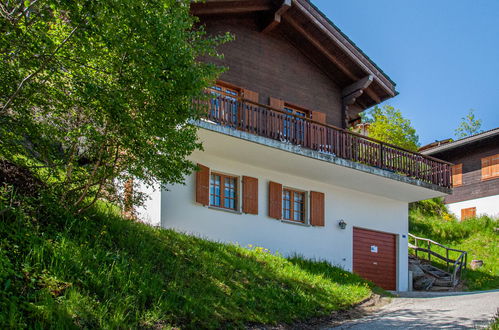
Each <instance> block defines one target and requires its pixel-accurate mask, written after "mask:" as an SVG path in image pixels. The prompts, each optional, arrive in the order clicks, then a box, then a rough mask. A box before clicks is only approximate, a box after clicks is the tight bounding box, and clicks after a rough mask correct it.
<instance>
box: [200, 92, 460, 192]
mask: <svg viewBox="0 0 499 330" xmlns="http://www.w3.org/2000/svg"><path fill="white" fill-rule="evenodd" d="M195 105H196V106H198V107H202V111H204V113H206V119H208V120H209V121H212V122H214V123H216V124H219V125H224V126H229V127H233V128H235V129H238V130H242V131H245V132H249V133H252V134H255V135H259V136H263V137H267V138H271V139H274V140H280V141H286V142H289V143H292V144H295V145H300V146H302V147H304V148H308V149H312V150H316V151H319V152H321V153H326V154H332V155H334V156H337V157H340V158H343V159H348V160H351V161H355V162H358V163H362V164H366V165H369V166H374V167H378V168H381V169H384V170H389V171H392V172H395V173H398V174H401V175H404V176H407V177H411V178H415V179H419V180H421V181H424V182H427V183H431V184H435V185H438V186H440V187H445V188H450V187H451V185H452V182H451V165H452V164H451V163H448V162H445V161H442V160H439V159H436V158H433V157H430V156H426V155H422V154H419V153H417V152H413V151H409V150H406V149H403V148H400V147H397V146H395V145H392V144H389V143H385V142H382V141H379V140H376V139H373V138H369V137H367V136H364V135H361V134H357V133H354V132H350V131H347V130H344V129H341V128H338V127H335V126H332V125H328V124H324V123H320V122H317V121H314V120H313V119H309V118H305V117H301V116H296V115H293V114H291V113H287V112H286V111H283V110H279V109H275V108H272V107H270V106H267V105H263V104H259V103H256V102H252V101H250V100H246V99H238V98H232V97H225V96H221V95H213V97H212V99H211V100H202V101H196V102H195Z"/></svg>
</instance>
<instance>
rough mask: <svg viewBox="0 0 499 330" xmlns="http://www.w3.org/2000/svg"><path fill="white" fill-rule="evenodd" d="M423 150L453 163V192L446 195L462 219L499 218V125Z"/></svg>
mask: <svg viewBox="0 0 499 330" xmlns="http://www.w3.org/2000/svg"><path fill="white" fill-rule="evenodd" d="M421 153H423V154H425V155H431V156H433V157H438V158H440V159H445V160H446V161H449V162H452V163H454V164H455V165H454V166H452V182H453V192H452V194H451V195H448V196H446V197H445V203H446V204H447V206H448V207H449V210H450V211H451V212H452V213H454V214H455V215H456V216H457V217H458V218H459V219H461V220H464V219H466V218H469V217H473V216H479V215H482V214H485V215H489V216H492V217H499V128H495V129H492V130H490V131H487V132H484V133H480V134H476V135H473V136H469V137H466V138H464V139H460V140H457V141H452V140H444V141H439V142H434V143H432V144H430V145H427V146H424V147H422V148H421Z"/></svg>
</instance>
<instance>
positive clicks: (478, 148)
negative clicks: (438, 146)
mask: <svg viewBox="0 0 499 330" xmlns="http://www.w3.org/2000/svg"><path fill="white" fill-rule="evenodd" d="M496 154H499V137H496V138H494V139H491V140H489V141H485V142H482V143H480V144H475V145H470V146H468V147H467V148H456V149H453V150H451V151H448V152H445V153H441V154H436V155H432V156H434V157H437V158H440V159H443V160H446V161H449V162H451V163H454V164H462V165H463V167H462V173H463V174H462V185H461V186H459V187H455V188H454V189H453V192H452V195H449V196H446V197H445V203H447V204H449V203H457V202H462V201H466V200H470V199H475V198H482V197H487V196H494V195H499V178H495V179H489V180H482V158H485V157H489V156H493V155H496Z"/></svg>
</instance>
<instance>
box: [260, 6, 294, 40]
mask: <svg viewBox="0 0 499 330" xmlns="http://www.w3.org/2000/svg"><path fill="white" fill-rule="evenodd" d="M289 8H291V0H283V1H282V4H281V6H280V7H279V8H278V9H277V10H276V11H275V13H274V18H273V19H272V20H271V21H270V22H269V23H268V24H267V25H266V26H265V27H264V28H263V30H262V33H269V32H270V31H272V30H273V29H274V28H275V27H276V26H277V25H279V23H281V16H282V15H283V14H284V13H285V12H286V11H288V9H289Z"/></svg>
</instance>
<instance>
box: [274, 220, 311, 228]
mask: <svg viewBox="0 0 499 330" xmlns="http://www.w3.org/2000/svg"><path fill="white" fill-rule="evenodd" d="M281 222H282V223H288V224H290V225H296V226H302V227H311V226H310V225H309V224H308V223H303V222H298V221H291V220H284V219H281Z"/></svg>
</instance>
